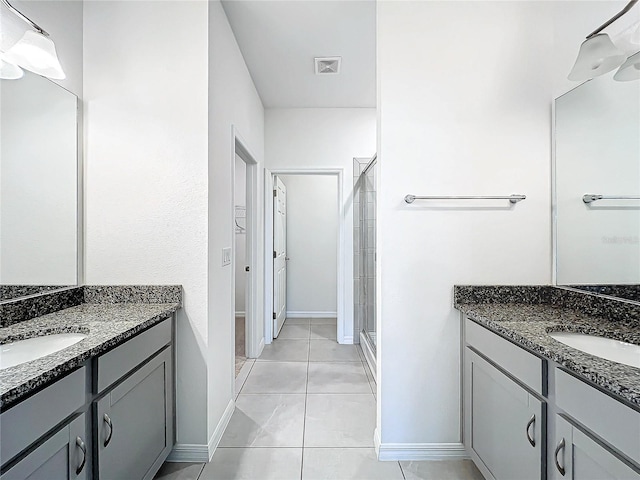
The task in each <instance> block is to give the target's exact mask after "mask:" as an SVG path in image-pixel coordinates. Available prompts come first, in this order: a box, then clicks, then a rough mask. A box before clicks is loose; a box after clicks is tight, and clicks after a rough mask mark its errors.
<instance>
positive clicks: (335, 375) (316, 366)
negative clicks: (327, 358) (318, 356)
mask: <svg viewBox="0 0 640 480" xmlns="http://www.w3.org/2000/svg"><path fill="white" fill-rule="evenodd" d="M307 392H308V393H372V392H371V386H370V385H369V380H367V375H366V373H365V371H364V366H363V365H362V363H360V362H346V363H335V362H333V363H310V364H309V380H308V384H307Z"/></svg>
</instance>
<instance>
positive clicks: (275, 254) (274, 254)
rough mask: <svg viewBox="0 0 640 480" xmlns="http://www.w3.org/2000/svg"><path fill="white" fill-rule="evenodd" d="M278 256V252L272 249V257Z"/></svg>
mask: <svg viewBox="0 0 640 480" xmlns="http://www.w3.org/2000/svg"><path fill="white" fill-rule="evenodd" d="M277 256H278V254H277V253H276V251H275V250H274V251H273V258H276V257H277Z"/></svg>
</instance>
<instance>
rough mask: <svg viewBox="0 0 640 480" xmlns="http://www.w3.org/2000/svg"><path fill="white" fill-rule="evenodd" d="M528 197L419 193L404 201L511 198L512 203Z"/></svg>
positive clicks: (409, 196)
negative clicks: (427, 194) (421, 195)
mask: <svg viewBox="0 0 640 480" xmlns="http://www.w3.org/2000/svg"><path fill="white" fill-rule="evenodd" d="M526 198H527V196H526V195H517V194H513V195H501V196H500V195H498V196H496V195H471V196H429V197H420V196H418V195H411V194H409V195H407V196H406V197H404V201H405V202H407V203H413V202H414V201H416V200H509V202H510V203H513V204H515V203H518V202H520V201H522V200H525V199H526Z"/></svg>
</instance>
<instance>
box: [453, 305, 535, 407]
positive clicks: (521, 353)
mask: <svg viewBox="0 0 640 480" xmlns="http://www.w3.org/2000/svg"><path fill="white" fill-rule="evenodd" d="M465 339H466V342H467V345H469V346H471V347H473V348H474V349H476V350H477V351H479V352H480V353H482V354H483V355H484V356H486V357H487V358H490V359H491V360H492V361H493V362H494V363H496V364H497V365H500V368H502V369H503V370H505V371H507V372H509V373H510V374H511V375H513V376H514V377H515V378H517V379H518V380H519V381H521V382H522V383H524V384H525V385H527V386H528V387H529V388H531V390H533V391H534V392H536V393H538V394H540V395H544V394H546V388H545V385H544V383H545V379H544V376H543V371H544V362H545V360H543V359H542V358H540V357H536V356H535V355H533V354H531V353H529V352H527V351H526V350H524V349H522V348H520V347H518V346H517V345H514V344H513V343H511V342H509V341H508V340H505V339H504V338H502V337H501V336H499V335H498V334H496V333H494V332H492V331H491V330H489V329H487V328H485V327H482V326H480V325H478V324H477V323H475V322H473V321H471V320H469V319H468V318H465Z"/></svg>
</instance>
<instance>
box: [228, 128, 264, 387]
mask: <svg viewBox="0 0 640 480" xmlns="http://www.w3.org/2000/svg"><path fill="white" fill-rule="evenodd" d="M236 155H237V156H238V157H240V158H241V159H242V161H244V163H245V165H246V168H247V170H246V172H247V173H246V187H245V188H246V203H247V204H246V227H245V228H246V242H247V248H246V254H247V258H246V265H247V266H248V267H249V275H247V285H246V290H245V295H246V297H245V314H244V326H245V354H246V356H247V358H257V357H258V356H259V355H260V354H261V353H262V348H263V347H264V343H263V338H262V336H259V335H258V315H257V312H258V311H259V306H258V304H257V301H258V287H259V284H258V258H259V255H258V254H259V250H260V245H259V243H258V240H259V238H258V237H259V235H258V231H259V230H258V219H259V216H260V215H259V210H258V161H257V160H256V158H257V157H256V156H255V155H254V154H253V153H251V150H250V148H249V146H248V144H247V142H246V141H245V140H244V139H243V138H242V136H241V135H240V133H239V132H238V129H237V128H236V127H235V125H232V126H231V178H232V179H233V181H232V182H231V206H230V208H229V211H230V212H231V225H235V194H236V192H235V190H236V187H235V179H236ZM232 231H233V232H234V233H233V242H232V247H231V252H232V256H231V259H232V260H231V265H232V267H233V268H232V269H231V306H232V308H231V311H232V313H233V315H232V316H233V319H232V320H233V321H232V328H231V332H232V335H231V336H232V354H233V365H235V354H236V353H235V344H236V343H235V341H236V328H235V322H236V318H235V317H236V296H235V294H236V269H235V267H236V242H235V228H233V229H232ZM232 375H233V378H234V382H235V369H234V371H233V372H232Z"/></svg>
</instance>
